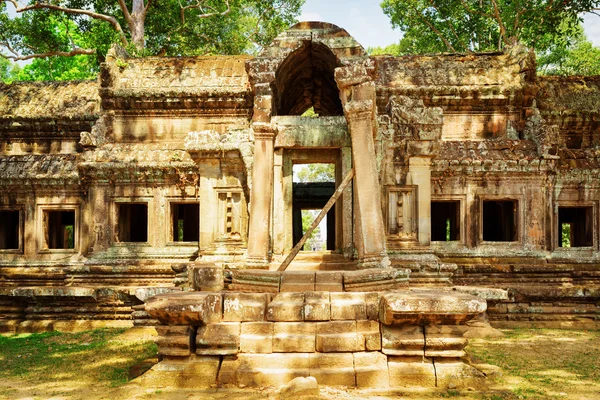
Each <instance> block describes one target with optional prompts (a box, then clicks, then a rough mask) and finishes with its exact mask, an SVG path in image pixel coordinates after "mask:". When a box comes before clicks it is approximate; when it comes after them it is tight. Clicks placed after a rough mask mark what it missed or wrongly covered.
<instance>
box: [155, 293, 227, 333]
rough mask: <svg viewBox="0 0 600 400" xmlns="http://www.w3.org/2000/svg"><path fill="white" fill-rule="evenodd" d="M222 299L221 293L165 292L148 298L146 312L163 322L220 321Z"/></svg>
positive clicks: (180, 323) (207, 322)
mask: <svg viewBox="0 0 600 400" xmlns="http://www.w3.org/2000/svg"><path fill="white" fill-rule="evenodd" d="M222 300H223V299H222V295H221V293H210V292H184V293H167V294H161V295H158V296H154V297H151V298H150V299H148V301H147V302H146V312H147V313H148V314H150V316H152V317H153V318H156V319H157V320H159V321H160V322H161V323H163V324H172V325H186V324H190V325H200V324H210V323H215V322H220V321H221V319H222V315H221V313H222V307H223V304H222Z"/></svg>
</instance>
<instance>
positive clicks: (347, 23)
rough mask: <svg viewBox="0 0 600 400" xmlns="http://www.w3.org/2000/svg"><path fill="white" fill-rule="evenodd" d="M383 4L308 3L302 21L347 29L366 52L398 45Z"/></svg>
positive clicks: (589, 26)
mask: <svg viewBox="0 0 600 400" xmlns="http://www.w3.org/2000/svg"><path fill="white" fill-rule="evenodd" d="M380 4H381V0H306V3H305V4H304V7H303V8H302V15H301V16H300V18H299V19H300V21H324V22H331V23H332V24H335V25H337V26H339V27H341V28H344V29H346V31H348V33H349V34H350V35H351V36H353V37H354V38H355V39H356V40H357V41H358V43H360V44H361V45H362V46H363V47H364V48H367V47H376V46H381V47H385V46H387V45H390V44H392V43H397V42H398V41H399V40H400V38H401V37H402V33H401V32H400V31H399V30H397V29H392V24H391V23H390V19H389V18H388V17H387V15H385V14H384V13H383V11H382V9H381V6H380ZM584 29H585V33H586V35H587V37H588V39H589V40H590V41H592V43H594V45H596V46H600V17H599V16H597V15H592V14H588V15H586V16H585V21H584Z"/></svg>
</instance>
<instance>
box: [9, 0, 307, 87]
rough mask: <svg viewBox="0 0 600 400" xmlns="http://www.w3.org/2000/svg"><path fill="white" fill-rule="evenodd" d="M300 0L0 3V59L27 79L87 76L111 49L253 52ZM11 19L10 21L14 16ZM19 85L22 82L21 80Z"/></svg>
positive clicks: (292, 15)
mask: <svg viewBox="0 0 600 400" xmlns="http://www.w3.org/2000/svg"><path fill="white" fill-rule="evenodd" d="M303 4H304V0H117V1H115V0H56V1H52V2H50V3H46V2H39V1H30V2H29V3H27V4H20V3H18V2H17V0H0V53H1V54H2V56H3V57H5V58H9V59H11V60H13V61H16V60H27V59H37V61H36V62H34V64H33V65H32V66H31V67H29V68H28V70H29V72H28V73H27V75H26V76H27V77H29V78H31V79H74V78H87V77H91V76H94V75H95V73H97V71H98V66H99V63H100V62H102V61H103V60H104V57H105V55H106V53H107V51H108V49H109V48H110V46H111V45H112V44H113V43H120V44H121V45H123V46H124V47H125V48H126V49H127V50H128V51H129V52H131V53H133V54H135V55H140V56H143V55H166V56H183V55H204V54H243V53H253V52H256V51H257V50H258V49H260V48H261V47H263V46H265V45H267V44H269V43H270V42H271V41H272V40H273V39H274V37H275V36H276V35H277V34H278V33H279V32H281V31H282V30H283V29H285V28H287V27H288V26H290V25H291V24H293V23H294V22H295V21H296V17H297V16H298V15H299V14H300V10H301V7H302V5H303ZM15 14H16V16H15ZM23 77H24V76H23Z"/></svg>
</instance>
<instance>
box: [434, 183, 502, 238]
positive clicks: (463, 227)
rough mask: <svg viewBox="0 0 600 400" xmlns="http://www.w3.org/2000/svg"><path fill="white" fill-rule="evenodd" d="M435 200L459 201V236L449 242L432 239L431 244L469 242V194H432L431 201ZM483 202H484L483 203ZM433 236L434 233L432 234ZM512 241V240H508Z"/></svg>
mask: <svg viewBox="0 0 600 400" xmlns="http://www.w3.org/2000/svg"><path fill="white" fill-rule="evenodd" d="M434 201H458V212H459V218H458V219H459V224H460V225H459V228H458V229H459V238H458V240H451V241H449V242H447V241H444V240H432V241H431V244H432V245H435V246H440V247H457V246H458V247H462V246H465V245H466V243H467V229H468V226H469V223H468V221H467V195H466V194H449V195H433V194H432V195H431V202H434ZM482 204H483V203H482ZM432 237H433V235H432ZM492 243H493V242H492ZM508 243H512V242H508Z"/></svg>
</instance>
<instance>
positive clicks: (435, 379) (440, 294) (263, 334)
mask: <svg viewBox="0 0 600 400" xmlns="http://www.w3.org/2000/svg"><path fill="white" fill-rule="evenodd" d="M485 310H486V301H485V300H484V299H481V298H478V297H475V296H472V295H470V294H466V293H458V292H453V291H449V290H434V289H431V290H428V289H419V290H409V289H395V290H392V291H387V292H328V291H317V292H314V291H306V292H283V293H240V292H232V291H221V292H182V293H169V294H162V295H158V296H155V297H152V298H150V299H148V301H147V302H146V309H145V311H146V312H147V313H148V314H149V315H150V316H151V317H152V318H155V319H156V320H158V321H159V322H160V324H161V325H160V326H157V331H158V335H159V336H158V338H157V344H158V347H159V354H160V355H161V357H162V361H161V362H160V363H159V364H157V365H156V366H154V367H153V368H152V370H150V371H149V372H148V373H146V374H145V375H144V376H143V378H142V381H143V384H144V385H146V386H147V387H164V386H178V387H210V386H214V385H220V386H228V385H234V386H250V387H253V386H279V385H283V384H286V383H287V382H289V381H290V380H291V379H293V378H296V377H300V376H303V377H307V376H313V377H315V378H316V379H317V381H318V383H319V384H320V385H327V386H349V387H359V388H382V387H392V388H395V387H413V386H418V387H448V385H449V384H450V383H452V384H453V385H454V386H455V387H478V386H481V385H483V384H484V382H485V379H484V374H483V373H481V372H480V371H478V370H477V369H475V368H474V367H472V366H470V365H469V364H468V363H466V362H465V360H466V357H465V356H466V353H465V351H464V349H465V347H466V345H467V339H466V338H465V337H464V334H465V332H466V331H467V329H468V327H467V326H466V325H465V324H466V322H467V321H469V320H472V319H474V318H476V317H477V316H480V315H481V314H482V313H484V312H485ZM454 386H453V387H454Z"/></svg>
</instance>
